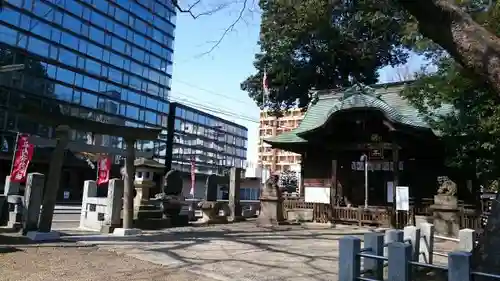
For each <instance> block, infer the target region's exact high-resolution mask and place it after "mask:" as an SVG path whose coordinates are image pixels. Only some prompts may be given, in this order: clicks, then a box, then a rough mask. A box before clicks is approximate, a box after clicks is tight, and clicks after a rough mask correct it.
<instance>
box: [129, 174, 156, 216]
mask: <svg viewBox="0 0 500 281" xmlns="http://www.w3.org/2000/svg"><path fill="white" fill-rule="evenodd" d="M153 186H154V183H153V182H141V183H136V184H135V191H136V195H135V197H134V220H141V219H150V218H161V213H160V212H154V211H155V210H157V208H156V207H155V205H154V204H153V202H152V201H151V200H150V190H151V187H153Z"/></svg>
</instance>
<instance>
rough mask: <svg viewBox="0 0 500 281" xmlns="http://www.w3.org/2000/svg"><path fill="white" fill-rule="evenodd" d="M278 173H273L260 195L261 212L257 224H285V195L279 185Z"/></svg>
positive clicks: (263, 225) (265, 225)
mask: <svg viewBox="0 0 500 281" xmlns="http://www.w3.org/2000/svg"><path fill="white" fill-rule="evenodd" d="M278 180H279V176H278V175H272V176H271V177H269V179H268V180H267V181H266V183H265V184H264V186H263V188H262V192H261V196H260V214H259V217H258V218H257V225H258V226H261V227H272V226H277V225H281V224H285V218H284V216H283V197H282V196H281V190H280V189H279V186H278Z"/></svg>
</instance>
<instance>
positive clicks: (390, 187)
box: [386, 181, 394, 203]
mask: <svg viewBox="0 0 500 281" xmlns="http://www.w3.org/2000/svg"><path fill="white" fill-rule="evenodd" d="M393 188H394V182H392V181H388V182H387V193H386V194H387V203H392V199H393V197H394V195H393V194H394V193H393Z"/></svg>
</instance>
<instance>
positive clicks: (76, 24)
mask: <svg viewBox="0 0 500 281" xmlns="http://www.w3.org/2000/svg"><path fill="white" fill-rule="evenodd" d="M63 24H64V27H66V28H68V29H69V30H71V31H73V32H75V33H80V30H81V27H82V22H81V21H80V20H78V19H77V18H75V17H73V16H70V15H69V14H65V15H64V20H63Z"/></svg>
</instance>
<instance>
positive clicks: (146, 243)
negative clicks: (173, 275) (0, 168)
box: [67, 221, 371, 281]
mask: <svg viewBox="0 0 500 281" xmlns="http://www.w3.org/2000/svg"><path fill="white" fill-rule="evenodd" d="M367 231H371V230H370V229H367V228H358V227H351V226H350V227H341V226H339V227H336V228H324V227H316V228H310V227H309V228H305V227H301V226H290V227H283V228H280V230H277V231H270V230H268V229H263V228H257V227H256V226H255V222H253V221H247V222H243V223H237V224H229V225H217V226H210V227H183V228H172V229H167V230H163V231H160V232H158V231H156V232H146V233H145V235H144V236H141V237H127V238H124V237H112V236H85V235H84V236H80V237H78V236H73V237H67V239H70V240H74V241H79V242H80V243H84V244H96V245H98V246H99V248H103V249H107V250H110V251H113V252H116V253H119V254H125V255H128V256H131V257H135V258H138V259H140V260H144V261H149V262H153V263H156V264H161V265H164V266H166V267H169V268H176V269H183V270H188V271H191V272H193V273H196V274H202V275H204V276H206V277H207V278H211V279H216V280H239V281H246V280H261V281H268V280H287V281H305V280H313V281H323V280H337V267H338V261H337V258H338V241H337V240H338V239H339V238H340V237H342V236H344V235H362V234H363V233H365V232H367ZM75 234H77V233H73V235H75Z"/></svg>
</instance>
